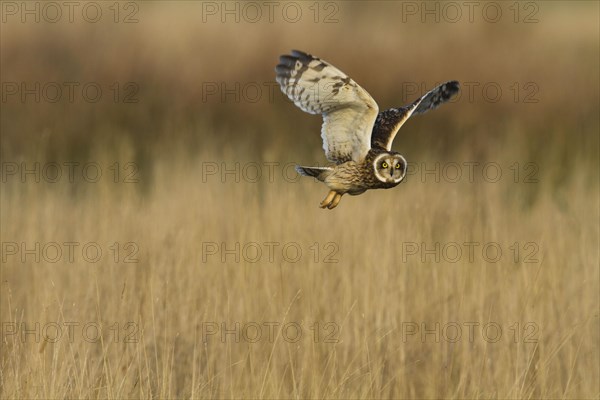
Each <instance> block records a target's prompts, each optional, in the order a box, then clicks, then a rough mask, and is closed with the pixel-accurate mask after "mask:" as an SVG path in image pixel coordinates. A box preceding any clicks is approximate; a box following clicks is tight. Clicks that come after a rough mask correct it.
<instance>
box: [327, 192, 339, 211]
mask: <svg viewBox="0 0 600 400" xmlns="http://www.w3.org/2000/svg"><path fill="white" fill-rule="evenodd" d="M341 199H342V195H341V194H340V193H336V194H335V197H334V198H333V200H332V202H331V204H329V205H328V206H327V208H328V209H330V210H333V209H334V208H336V207H337V205H338V204H340V200H341Z"/></svg>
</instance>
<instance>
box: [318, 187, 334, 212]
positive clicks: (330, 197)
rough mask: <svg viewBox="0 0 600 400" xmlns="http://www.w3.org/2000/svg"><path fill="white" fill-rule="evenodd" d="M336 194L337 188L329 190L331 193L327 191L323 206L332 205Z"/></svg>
mask: <svg viewBox="0 0 600 400" xmlns="http://www.w3.org/2000/svg"><path fill="white" fill-rule="evenodd" d="M336 194H337V193H336V192H335V190H331V191H329V193H327V196H325V198H324V199H323V201H322V202H321V208H328V207H329V205H331V203H332V202H333V200H334V199H335V196H336Z"/></svg>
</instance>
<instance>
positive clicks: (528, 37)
mask: <svg viewBox="0 0 600 400" xmlns="http://www.w3.org/2000/svg"><path fill="white" fill-rule="evenodd" d="M398 4H399V3H396V4H394V3H378V6H377V7H369V6H366V5H364V4H362V3H352V4H351V5H345V6H343V7H341V12H342V14H341V15H340V22H339V23H338V24H333V25H327V26H326V25H322V24H321V25H314V24H310V23H308V22H302V23H300V24H298V25H290V24H283V23H281V22H279V23H275V24H267V23H259V24H237V25H236V24H220V23H214V22H213V23H207V24H200V23H198V14H197V11H198V7H199V5H198V4H193V3H192V4H189V3H185V4H176V5H170V6H166V5H165V4H164V3H153V4H152V5H147V6H142V7H141V11H142V12H143V13H142V14H140V23H139V24H136V25H134V26H123V25H110V26H103V25H96V26H90V25H86V24H75V25H68V24H58V25H52V26H49V25H44V24H40V25H36V26H22V25H19V24H6V25H5V26H2V38H1V39H0V40H1V41H2V42H1V44H2V57H1V63H2V81H27V82H31V81H35V80H41V81H49V80H58V81H68V80H81V81H90V80H95V81H98V82H101V83H103V84H105V83H110V82H114V81H120V82H125V81H135V82H137V83H138V84H139V87H140V94H139V98H140V102H139V103H137V104H128V105H124V104H114V103H111V102H101V103H99V104H88V103H84V102H75V103H74V104H63V103H60V104H48V103H44V102H42V103H40V104H37V103H32V102H26V103H24V104H23V103H21V102H19V101H14V100H11V101H7V102H5V103H3V105H2V106H3V109H2V118H1V121H0V124H1V127H2V138H1V140H2V148H1V149H0V155H1V157H2V162H3V171H4V172H5V173H6V168H7V166H8V165H17V166H21V165H22V164H21V163H22V162H24V163H26V165H27V166H29V167H31V165H32V163H34V162H39V163H40V165H47V164H45V163H48V162H58V163H63V162H71V161H76V162H82V163H83V162H96V163H98V165H100V166H101V168H102V171H103V175H102V177H101V178H100V180H99V181H98V182H97V183H89V182H86V181H85V180H84V179H82V177H81V175H80V174H77V175H76V177H75V179H74V182H73V183H71V182H69V181H68V179H66V176H65V175H64V173H63V178H62V179H60V180H59V182H57V183H49V182H45V181H44V179H41V182H39V183H37V182H35V181H32V179H31V176H28V177H26V182H25V183H23V182H22V181H21V179H19V178H18V175H16V176H9V177H7V179H6V180H5V181H3V182H2V190H1V192H0V206H1V211H2V220H1V224H0V233H1V235H2V243H3V244H2V246H3V249H2V257H3V259H2V269H1V273H2V279H1V285H2V286H1V287H2V294H1V305H0V311H1V312H2V315H1V317H2V318H1V319H2V337H1V345H2V348H1V351H0V382H1V385H0V393H1V394H2V397H3V398H39V399H47V398H216V397H219V398H259V397H264V398H324V397H327V398H330V397H331V398H597V397H598V396H599V395H600V388H599V387H598V380H597V376H598V374H599V373H600V366H599V361H598V356H599V352H598V343H599V341H600V330H599V325H598V324H599V320H598V304H599V303H598V301H599V298H598V289H599V285H598V282H599V279H600V277H599V271H598V262H599V258H598V247H597V244H598V238H599V235H600V233H599V229H598V228H599V227H598V218H599V217H600V215H599V208H598V206H599V204H598V190H599V187H598V168H597V167H598V76H597V70H598V58H597V47H598V33H597V26H598V21H597V18H596V17H595V16H597V12H598V5H597V4H593V3H581V4H576V5H575V6H568V7H573V8H566V7H567V6H565V5H564V4H561V3H541V4H540V14H539V18H540V22H539V23H537V24H533V25H530V26H523V25H519V24H512V23H508V22H504V23H500V24H495V25H492V24H486V23H482V22H481V21H480V22H478V23H475V24H469V23H459V24H434V25H432V24H420V23H415V22H412V23H404V24H403V23H399V22H398V14H397V12H398V7H399V5H398ZM594 13H595V14H594ZM374 20H377V24H374V23H373V21H374ZM242 34H243V37H244V40H243V41H242V40H241V39H240V38H241V35H242ZM324 38H327V40H325V39H324ZM415 38H418V40H416V39H415ZM294 47H298V48H302V49H306V50H308V51H311V52H313V53H315V54H318V55H320V56H322V57H323V58H326V59H330V60H331V61H332V62H335V63H336V64H337V65H339V66H340V68H342V69H343V70H346V71H347V72H348V73H351V74H352V75H353V76H354V77H355V79H356V80H357V81H358V82H360V83H361V84H362V85H363V86H365V87H366V88H367V89H368V90H369V92H370V93H371V94H373V96H375V97H376V98H377V99H378V100H380V99H381V101H380V104H381V105H382V107H386V106H392V105H398V104H397V103H398V97H399V96H400V95H401V94H402V93H399V92H401V91H402V88H403V87H402V82H403V80H405V79H410V80H411V81H414V82H425V83H428V84H429V83H431V84H433V83H435V82H436V81H439V80H445V79H459V80H460V81H462V82H465V81H466V82H481V83H485V82H489V81H493V82H498V83H499V84H500V85H501V87H502V88H503V89H504V90H505V95H504V96H503V97H502V99H500V101H499V102H497V103H491V102H486V101H484V100H483V99H482V98H481V97H476V98H475V99H473V101H469V100H468V99H465V98H462V99H461V100H459V101H458V102H456V103H453V104H450V105H446V106H444V107H443V108H441V109H439V110H436V111H435V112H433V113H431V114H429V115H427V116H424V117H418V118H415V119H414V120H411V121H409V123H407V125H406V126H405V128H404V129H403V132H402V134H401V135H399V136H398V138H397V143H396V144H395V148H396V149H398V150H401V151H402V152H403V154H405V156H406V157H407V159H408V160H409V162H411V163H413V166H415V167H419V168H422V165H423V163H425V165H426V166H427V167H428V168H433V166H434V165H435V163H440V166H441V167H440V168H442V167H443V166H448V165H449V163H457V164H459V165H461V166H464V164H463V163H465V162H478V163H480V164H479V165H480V166H481V165H484V164H485V163H490V162H495V163H497V164H498V165H499V166H500V167H501V169H502V177H501V178H500V179H499V180H498V181H497V182H489V176H487V175H486V176H482V175H481V169H480V168H479V167H478V168H477V169H476V170H475V171H476V174H475V176H474V179H473V182H470V181H469V179H468V177H467V175H466V170H465V169H464V168H463V175H462V177H461V179H459V180H458V181H457V182H451V180H452V176H450V175H448V174H447V175H442V177H441V179H440V181H439V182H436V181H435V180H434V177H433V175H425V176H423V175H421V174H420V173H415V174H412V175H410V176H409V177H408V179H407V181H406V182H405V183H403V184H402V185H400V186H399V187H397V188H395V189H394V190H388V191H372V192H367V193H366V194H364V195H361V196H359V197H350V196H345V197H344V198H343V199H342V202H341V204H340V206H339V207H338V208H337V209H335V210H334V211H332V212H328V211H323V210H321V209H319V208H318V207H317V205H318V202H319V201H320V200H321V198H322V196H324V195H325V188H324V187H323V186H322V185H319V184H317V183H315V182H313V181H312V180H310V179H302V180H296V177H295V176H294V175H293V174H289V175H285V176H287V178H284V175H283V174H285V173H288V172H290V171H288V170H285V169H284V167H285V166H286V165H287V164H288V163H296V162H297V163H304V164H306V163H323V161H324V158H323V155H322V153H321V151H320V142H319V137H318V133H317V132H318V130H319V125H320V121H319V118H317V117H310V116H308V115H306V114H303V113H301V112H300V111H298V110H296V109H295V108H294V107H293V106H292V105H291V104H290V103H289V102H287V101H284V99H282V98H281V97H275V99H274V100H273V101H272V102H271V101H268V100H265V99H261V101H259V102H257V103H249V102H244V101H241V102H240V103H236V102H232V101H226V102H221V101H219V100H218V99H215V98H211V99H210V100H208V101H206V102H204V101H203V100H202V91H201V89H200V87H201V85H202V83H205V82H226V83H227V84H229V85H231V84H233V83H235V82H241V83H247V82H258V83H261V84H262V83H263V82H267V81H270V80H272V79H273V76H272V74H273V72H272V69H273V66H274V63H275V62H276V60H277V55H278V54H279V53H281V52H283V51H287V50H288V49H289V48H294ZM396 47H397V48H400V49H402V51H390V49H391V48H396ZM359 54H360V55H361V56H360V57H359V56H358V55H359ZM370 60H375V61H370ZM440 60H441V61H440ZM406 77H408V78H406ZM530 81H533V82H535V83H536V84H537V85H538V87H539V89H540V91H539V102H537V103H522V102H515V101H514V99H513V98H512V97H511V95H512V93H510V91H509V90H510V89H509V86H510V85H511V84H512V83H513V82H519V83H521V84H522V83H525V82H530ZM508 93H510V95H509V94H508ZM115 162H118V163H119V164H118V165H119V172H120V175H119V182H118V183H115V182H113V178H114V175H113V170H110V169H109V168H110V167H111V166H112V165H114V163H115ZM128 162H133V163H134V165H135V166H136V167H137V168H138V170H137V174H136V175H135V178H136V179H137V182H132V183H124V182H122V180H123V179H124V178H125V175H124V174H125V173H127V172H129V171H128V170H125V166H126V164H127V163H128ZM528 162H531V163H533V164H534V165H535V166H536V167H537V169H536V171H537V172H536V173H535V175H534V178H535V181H534V182H529V183H526V182H524V180H525V178H526V173H527V172H529V170H525V166H526V164H527V163H528ZM13 163H16V164H13ZM221 163H225V167H226V168H228V169H232V168H235V165H236V163H239V165H240V179H239V181H238V182H236V179H235V176H234V175H231V174H229V175H225V176H224V177H223V176H221V173H222V172H223V165H222V164H221ZM251 163H256V164H251ZM265 163H277V164H270V165H273V167H272V168H273V169H272V171H273V173H274V174H273V180H272V181H270V180H269V179H268V173H269V167H267V164H265ZM515 163H519V164H518V170H519V173H520V175H519V177H518V179H516V182H515V176H514V169H511V166H513V165H515ZM250 165H260V166H261V172H262V174H263V175H262V177H261V179H258V181H257V182H252V180H253V175H243V174H242V169H243V168H244V167H246V168H247V167H248V166H250ZM214 166H216V167H217V168H218V169H219V170H218V172H217V173H216V174H215V175H207V174H206V172H207V168H212V167H214ZM77 171H79V172H80V169H78V170H77ZM246 172H248V173H251V172H252V171H250V170H246ZM419 172H420V171H419ZM71 242H77V243H79V245H78V246H77V247H76V250H75V252H74V253H73V254H74V259H73V260H72V261H71V260H69V259H68V258H67V255H66V250H67V245H65V243H71ZM274 242H275V243H278V245H277V246H276V247H275V251H274V254H273V259H272V260H271V259H269V256H268V250H269V248H270V247H269V246H275V245H274V244H272V243H274ZM465 242H477V243H479V245H478V247H476V248H475V251H474V253H473V257H474V259H473V261H470V260H469V258H468V255H467V253H466V249H467V248H466V247H465V246H464V243H465ZM36 243H40V249H41V248H43V247H44V245H48V244H49V243H57V244H58V247H59V248H60V249H62V251H63V252H65V253H63V255H62V258H61V259H60V261H58V262H51V261H49V259H51V258H52V257H53V256H54V254H53V253H48V254H43V251H42V250H40V252H37V253H38V254H39V255H40V260H39V261H37V260H36V259H35V254H27V253H26V252H25V251H24V250H26V249H32V248H34V249H35V244H36ZM87 243H93V244H95V246H96V247H99V248H101V249H102V251H103V253H102V257H101V258H100V259H99V261H97V262H89V261H87V260H86V259H85V257H84V255H83V254H82V252H81V250H82V247H83V245H84V244H87ZM115 243H116V245H115ZM223 243H224V246H225V247H226V249H234V248H235V246H236V244H239V245H240V251H239V252H238V253H237V254H233V255H232V254H227V253H226V252H224V251H223V248H222V247H221V249H220V250H221V251H218V252H217V254H212V250H214V247H212V246H214V245H215V244H216V245H217V246H223ZM436 243H438V244H439V245H440V246H446V248H447V249H450V250H451V248H449V247H448V245H451V246H452V245H454V244H458V245H459V247H460V248H461V249H462V251H463V253H462V255H461V257H460V258H459V259H458V260H457V261H456V262H452V257H453V253H443V252H442V251H441V250H440V251H437V252H435V254H431V253H427V250H431V249H434V248H435V245H436ZM488 243H495V244H496V245H495V246H497V247H499V248H500V249H501V250H502V256H501V258H500V260H499V261H497V262H491V261H490V260H489V259H490V257H488V256H487V255H484V254H482V247H483V245H484V244H488ZM515 243H517V245H516V247H515ZM13 244H15V245H17V246H18V252H17V254H14V255H13V254H12V250H14V248H13V247H10V246H12V245H13ZM284 245H289V246H288V247H291V248H292V250H293V249H298V248H299V249H301V251H302V254H301V255H300V256H299V258H298V260H297V261H295V262H294V261H290V259H291V258H293V257H294V252H293V251H292V250H290V252H289V253H285V254H284V253H282V250H283V246H284ZM414 246H417V247H418V248H419V250H420V251H419V252H417V254H412V253H411V250H412V249H414V248H415V247H414ZM525 246H528V247H525ZM531 246H533V247H531ZM244 247H245V248H246V249H247V250H248V251H249V252H247V253H245V252H244V250H243V249H244ZM256 248H259V249H260V250H261V251H262V254H261V257H260V259H259V261H258V262H252V261H253V259H254V258H255V257H256V254H255V253H254V252H253V249H254V250H255V249H256ZM516 249H518V253H515V252H516ZM532 249H533V250H534V251H533V254H532ZM49 251H50V250H49ZM117 251H118V253H117ZM132 251H133V253H132ZM331 252H333V255H332V258H327V257H328V256H329V255H331ZM34 253H35V252H34ZM40 253H41V254H40ZM490 254H491V253H490ZM236 255H237V256H239V261H238V260H236V258H235V257H236ZM436 255H438V256H439V257H440V259H439V261H438V260H436V258H435V257H436ZM127 256H130V257H131V259H127V258H126V257H127ZM221 257H223V258H224V261H222V259H221ZM486 257H487V258H486ZM126 260H127V261H134V262H125V261H126ZM326 261H332V262H326ZM36 324H37V325H36ZM236 324H239V328H236V327H237V326H238V325H236ZM490 324H491V325H490ZM96 326H100V327H101V335H99V336H97V335H96V330H95V327H96ZM256 326H258V327H260V328H261V329H262V335H261V336H260V338H258V339H257V340H256V341H254V340H253V337H254V336H253V333H254V331H253V330H252V329H255V327H256ZM269 326H273V331H272V336H270V335H269V334H270V333H271V332H269ZM282 326H286V327H291V328H290V329H289V330H286V331H283V330H282V329H280V328H281V327H282ZM298 326H299V327H300V329H301V331H300V332H301V336H300V337H299V338H298V340H297V341H296V340H295V338H294V336H295V335H294V334H295V330H294V327H298ZM484 326H489V327H492V328H490V329H489V330H484ZM57 327H58V329H61V331H60V332H61V336H60V337H59V338H58V340H56V341H54V338H55V337H56V334H57V333H56V332H57V331H56V329H57ZM69 327H71V328H69ZM457 327H458V328H460V332H461V336H460V337H457V338H455V333H456V329H457ZM470 327H472V328H470ZM495 327H499V328H500V329H501V330H502V331H501V333H500V334H498V332H497V331H496V330H495ZM69 329H72V331H71V332H69ZM211 329H218V332H217V333H215V334H211V333H212V332H214V331H211ZM224 329H228V330H229V332H224ZM414 329H418V332H416V333H414V334H412V333H413V332H414ZM470 329H472V332H473V336H472V337H471V336H470ZM27 330H28V331H27ZM424 331H425V332H424ZM427 332H429V333H427ZM69 333H71V334H69Z"/></svg>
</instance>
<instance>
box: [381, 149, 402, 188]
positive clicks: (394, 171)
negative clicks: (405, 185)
mask: <svg viewBox="0 0 600 400" xmlns="http://www.w3.org/2000/svg"><path fill="white" fill-rule="evenodd" d="M406 166H407V163H406V160H405V159H404V157H402V156H401V155H400V154H398V153H387V152H386V153H381V154H379V155H378V156H377V157H375V159H374V160H373V169H374V171H375V176H376V177H377V179H378V180H379V181H381V182H383V183H389V184H395V185H397V184H399V183H400V182H402V180H403V179H404V177H405V176H406Z"/></svg>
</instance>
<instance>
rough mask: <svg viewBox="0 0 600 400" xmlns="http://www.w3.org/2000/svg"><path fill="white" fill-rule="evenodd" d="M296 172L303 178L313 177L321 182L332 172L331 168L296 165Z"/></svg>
mask: <svg viewBox="0 0 600 400" xmlns="http://www.w3.org/2000/svg"><path fill="white" fill-rule="evenodd" d="M296 171H297V172H298V173H299V174H300V175H303V176H312V177H314V178H317V179H318V180H320V181H323V180H324V179H325V177H326V176H327V175H328V174H329V172H330V171H332V168H330V167H301V166H300V165H296Z"/></svg>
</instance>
